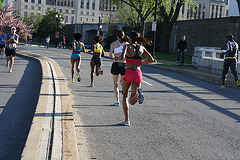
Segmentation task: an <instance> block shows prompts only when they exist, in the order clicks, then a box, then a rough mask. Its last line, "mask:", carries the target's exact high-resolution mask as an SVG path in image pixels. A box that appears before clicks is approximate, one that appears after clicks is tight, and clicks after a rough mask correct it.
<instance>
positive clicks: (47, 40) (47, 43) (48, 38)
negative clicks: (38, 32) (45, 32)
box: [46, 36, 50, 49]
mask: <svg viewBox="0 0 240 160" xmlns="http://www.w3.org/2000/svg"><path fill="white" fill-rule="evenodd" d="M49 43H50V36H47V37H46V48H47V49H48V47H49Z"/></svg>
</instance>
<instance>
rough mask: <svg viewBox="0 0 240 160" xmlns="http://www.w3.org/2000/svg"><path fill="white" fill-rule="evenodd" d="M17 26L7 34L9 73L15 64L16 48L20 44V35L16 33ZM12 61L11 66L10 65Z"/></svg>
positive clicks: (7, 64) (7, 65)
mask: <svg viewBox="0 0 240 160" xmlns="http://www.w3.org/2000/svg"><path fill="white" fill-rule="evenodd" d="M16 31H17V29H16V27H12V28H11V32H10V33H8V34H7V35H6V40H5V43H6V57H7V58H6V61H7V63H6V68H8V67H9V73H12V68H13V64H14V57H15V55H16V48H17V44H18V39H19V36H18V35H17V34H16ZM9 61H10V66H9Z"/></svg>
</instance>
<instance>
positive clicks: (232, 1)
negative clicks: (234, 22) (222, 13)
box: [229, 0, 239, 16]
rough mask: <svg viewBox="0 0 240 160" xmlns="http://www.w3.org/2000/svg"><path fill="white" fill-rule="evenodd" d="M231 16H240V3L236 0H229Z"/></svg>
mask: <svg viewBox="0 0 240 160" xmlns="http://www.w3.org/2000/svg"><path fill="white" fill-rule="evenodd" d="M229 16H239V12H238V5H237V1H236V0H230V1H229Z"/></svg>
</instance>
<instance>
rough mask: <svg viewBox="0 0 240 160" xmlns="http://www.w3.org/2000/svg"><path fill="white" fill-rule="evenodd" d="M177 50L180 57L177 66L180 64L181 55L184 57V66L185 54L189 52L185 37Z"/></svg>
mask: <svg viewBox="0 0 240 160" xmlns="http://www.w3.org/2000/svg"><path fill="white" fill-rule="evenodd" d="M177 49H178V57H177V63H176V65H178V64H179V58H180V56H181V55H182V64H183V63H184V53H185V52H186V51H187V40H186V36H185V35H183V36H182V39H181V40H180V41H179V42H178V45H177Z"/></svg>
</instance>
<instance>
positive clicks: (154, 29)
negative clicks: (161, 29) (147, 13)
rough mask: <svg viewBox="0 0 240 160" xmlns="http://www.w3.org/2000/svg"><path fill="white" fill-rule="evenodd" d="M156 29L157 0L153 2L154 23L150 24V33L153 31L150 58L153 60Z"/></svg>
mask: <svg viewBox="0 0 240 160" xmlns="http://www.w3.org/2000/svg"><path fill="white" fill-rule="evenodd" d="M156 29H157V0H155V13H154V21H153V23H152V31H153V44H152V56H153V57H154V58H155V48H156V47H155V46H156V45H155V44H156Z"/></svg>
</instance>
